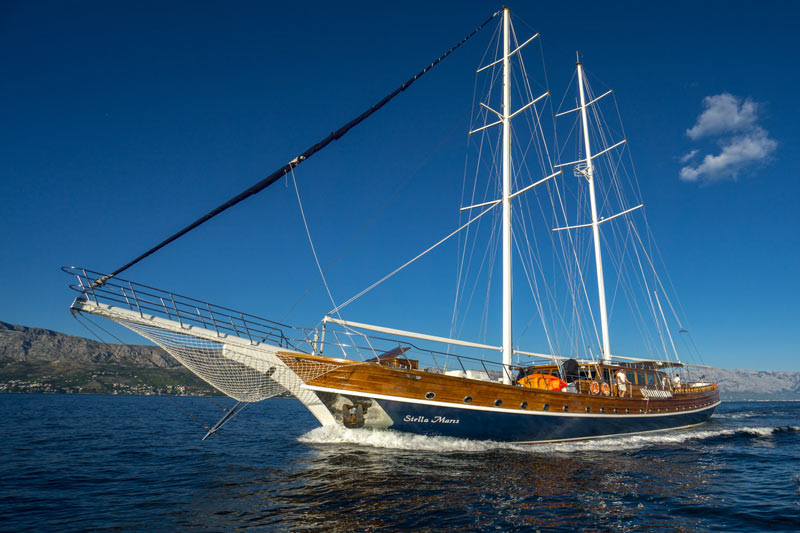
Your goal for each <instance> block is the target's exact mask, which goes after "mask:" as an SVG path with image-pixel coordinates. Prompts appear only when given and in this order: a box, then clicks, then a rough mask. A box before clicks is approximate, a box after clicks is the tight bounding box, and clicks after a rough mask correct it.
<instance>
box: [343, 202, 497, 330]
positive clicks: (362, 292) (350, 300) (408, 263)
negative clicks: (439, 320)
mask: <svg viewBox="0 0 800 533" xmlns="http://www.w3.org/2000/svg"><path fill="white" fill-rule="evenodd" d="M496 206H497V204H495V205H493V206H490V207H487V208H486V209H484V210H483V211H481V212H480V214H478V215H475V216H474V217H472V218H471V219H469V220H468V221H467V223H466V224H464V225H463V226H461V227H460V228H458V229H456V230H455V231H453V232H452V233H450V234H449V235H447V236H446V237H444V238H443V239H441V240H440V241H439V242H437V243H436V244H434V245H432V246H430V247H428V249H426V250H425V251H423V252H421V253H420V254H418V255H417V256H416V257H414V258H413V259H410V260H408V261H406V262H405V263H404V264H403V265H401V266H399V267H397V268H396V269H394V270H393V271H392V272H390V273H388V274H386V275H385V276H384V277H382V278H381V279H379V280H378V281H376V282H375V283H373V284H372V285H370V286H369V287H367V288H366V289H364V290H363V291H361V292H359V293H358V294H356V295H355V296H353V297H352V298H350V299H349V300H347V301H346V302H344V303H343V304H342V305H340V306H338V307H335V308H334V309H331V310H330V311H328V314H329V315H330V314H331V313H337V314H338V313H339V310H340V309H343V308H344V307H346V306H348V305H350V304H351V303H353V302H354V301H356V300H357V299H358V298H360V297H362V296H364V295H365V294H366V293H368V292H369V291H371V290H372V289H374V288H375V287H377V286H378V285H380V284H381V283H383V282H384V281H386V280H387V279H389V278H391V277H392V276H394V275H395V274H397V273H398V272H400V271H401V270H403V269H404V268H406V267H407V266H408V265H410V264H411V263H413V262H414V261H416V260H417V259H419V258H420V257H422V256H423V255H425V254H427V253H428V252H430V251H431V250H433V249H434V248H436V247H437V246H439V245H440V244H442V243H443V242H445V241H447V240H448V239H450V237H452V236H453V235H455V234H457V233H458V232H460V231H461V230H462V229H464V228H466V227H467V226H469V225H470V224H472V223H473V222H475V221H476V220H478V219H479V218H481V217H482V216H483V215H485V214H486V213H488V212H489V211H491V210H492V209H494V208H495V207H496ZM334 305H336V304H334Z"/></svg>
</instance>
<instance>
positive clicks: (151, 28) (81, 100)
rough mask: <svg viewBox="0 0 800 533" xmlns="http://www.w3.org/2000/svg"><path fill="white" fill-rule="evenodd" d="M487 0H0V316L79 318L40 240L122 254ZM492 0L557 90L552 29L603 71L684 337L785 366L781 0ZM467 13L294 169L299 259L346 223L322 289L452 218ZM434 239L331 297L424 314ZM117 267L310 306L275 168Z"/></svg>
mask: <svg viewBox="0 0 800 533" xmlns="http://www.w3.org/2000/svg"><path fill="white" fill-rule="evenodd" d="M553 4H555V3H553ZM499 7H500V6H499V5H496V4H493V3H488V2H457V3H455V2H454V3H436V4H430V3H423V2H419V3H415V2H406V3H403V5H402V7H401V8H396V7H389V6H385V5H382V4H380V3H375V2H363V3H330V2H319V3H315V2H296V3H285V2H280V3H278V2H275V3H269V2H260V3H252V2H229V3H225V4H224V5H223V4H214V3H196V2H193V3H188V2H187V3H180V2H173V3H169V4H167V5H166V6H165V5H163V3H156V2H153V3H141V4H137V5H136V6H133V5H127V4H120V3H107V2H97V3H92V2H75V3H70V2H53V3H46V2H39V3H31V2H18V3H13V2H6V3H4V4H3V6H2V7H0V44H1V45H2V48H3V50H6V51H7V53H5V54H3V56H2V58H0V97H2V101H3V102H4V105H3V106H2V108H1V109H0V123H1V124H2V126H3V127H2V128H0V198H1V199H2V202H3V214H2V217H0V249H2V250H3V252H4V253H3V261H2V262H0V279H1V280H2V282H0V283H2V295H3V296H2V298H0V320H3V321H6V322H11V323H17V324H25V325H29V326H38V327H45V328H50V329H55V330H58V331H63V332H66V333H71V334H77V335H86V331H85V330H84V329H83V328H82V327H81V326H80V325H79V324H78V323H77V322H75V321H74V320H73V319H72V318H71V316H70V315H69V312H68V310H67V308H68V305H69V302H70V301H71V298H72V294H71V291H69V289H68V288H67V284H68V282H69V279H68V278H67V276H66V275H64V274H63V273H61V272H60V270H59V267H60V266H61V265H67V264H74V265H79V266H85V267H88V268H92V269H94V270H98V271H110V270H113V269H115V268H116V267H118V266H120V265H121V264H123V263H125V262H127V261H128V260H129V259H131V258H133V257H134V256H136V255H138V254H139V253H140V252H141V251H143V250H145V249H147V248H149V247H150V246H152V245H153V244H155V243H156V242H158V241H159V240H161V239H162V238H164V237H165V236H167V235H169V234H170V233H172V232H173V231H175V230H177V229H179V228H180V227H182V226H184V225H185V224H186V223H188V222H190V221H192V220H194V219H195V218H197V217H198V216H200V215H202V214H203V213H205V212H206V211H208V210H210V209H211V208H213V207H215V206H216V205H218V204H219V203H221V202H222V201H224V200H226V199H228V198H229V197H231V196H233V195H235V194H236V193H238V192H239V191H241V190H242V189H244V188H246V187H248V186H249V185H251V184H252V183H254V182H256V181H258V180H260V179H261V178H262V177H263V176H265V175H266V174H267V173H268V172H270V171H272V170H273V169H275V168H277V167H278V166H280V165H282V164H284V163H285V162H287V161H288V160H290V159H292V158H293V157H294V156H295V155H297V154H298V153H299V152H301V151H302V150H304V149H305V148H307V147H308V146H309V145H310V144H312V143H313V142H315V141H317V140H318V139H320V138H322V137H324V136H325V135H326V134H327V133H328V132H329V131H331V130H333V129H335V128H337V127H339V126H340V125H341V124H343V123H344V122H346V121H347V120H349V119H350V118H352V117H353V116H355V115H356V114H358V113H359V112H360V111H361V110H362V109H363V108H365V107H366V106H367V105H370V104H371V103H373V102H375V101H377V100H378V99H380V98H381V97H383V96H384V95H385V94H386V93H388V92H390V91H391V90H393V89H394V88H395V87H396V86H397V85H399V84H400V83H401V82H402V81H404V80H405V79H407V78H408V77H409V76H410V75H411V74H413V73H415V72H417V71H418V70H419V69H420V68H421V67H422V66H423V65H425V64H427V63H429V62H430V61H431V60H432V59H434V58H435V57H437V56H438V55H439V54H440V53H441V52H443V51H444V50H446V49H447V48H449V47H450V46H451V45H452V44H454V43H455V42H457V41H458V40H460V39H461V38H462V37H463V36H465V35H466V34H467V33H469V31H471V30H472V29H473V28H474V27H475V26H477V25H478V24H479V23H480V22H482V21H483V20H484V19H486V18H487V17H488V16H489V15H490V14H491V13H492V12H493V11H495V10H497V9H499ZM510 7H511V9H512V11H513V12H514V15H515V16H516V17H517V21H516V28H517V31H518V32H519V34H520V35H527V34H530V33H531V32H533V31H538V32H540V33H541V34H542V48H543V51H544V55H545V59H546V63H547V69H548V70H547V73H548V77H549V83H550V88H551V89H552V91H553V93H554V95H557V98H558V99H559V100H560V97H561V95H562V94H563V92H564V91H565V90H566V88H567V84H568V82H569V80H570V77H571V76H572V73H573V70H574V57H575V50H580V51H581V53H582V55H583V60H584V64H585V65H586V68H587V70H588V72H589V73H590V75H592V76H595V78H596V79H598V80H602V82H603V83H604V84H605V85H607V86H609V87H612V88H613V89H614V90H615V93H616V98H617V100H618V102H619V104H620V111H621V114H622V119H623V122H624V124H625V129H626V133H627V137H628V139H629V142H630V147H631V152H632V154H633V157H634V160H635V162H636V168H637V172H638V175H639V183H640V186H641V188H642V196H643V197H644V198H645V201H646V202H647V209H648V219H649V221H650V223H651V225H652V227H653V228H654V231H655V234H656V238H657V240H658V243H659V245H660V247H661V251H662V253H663V255H664V257H665V261H666V263H667V266H668V268H669V274H670V276H671V278H672V280H673V281H674V283H675V285H676V287H677V290H678V293H679V295H680V298H681V302H682V304H683V307H684V309H685V310H686V313H687V315H688V316H689V319H690V323H691V329H692V332H693V335H694V338H695V340H696V341H697V344H698V345H699V348H700V351H701V353H702V355H703V360H704V362H705V363H707V364H712V365H716V366H722V367H729V368H733V367H738V368H765V369H775V370H798V369H799V368H798V363H797V360H798V358H797V355H798V346H800V328H798V327H797V325H796V324H797V320H798V318H800V312H798V304H797V301H798V297H800V282H799V281H798V275H797V272H798V271H800V260H799V256H800V252H798V250H800V242H798V240H799V239H798V228H800V215H798V210H797V208H796V204H797V200H796V198H797V197H798V195H800V184H798V180H797V178H796V177H795V176H794V174H795V172H794V171H793V170H792V169H794V168H797V167H798V156H797V155H796V150H795V146H796V145H797V137H798V134H797V128H796V127H795V125H794V123H795V121H796V119H797V104H796V96H795V92H796V91H795V90H794V89H795V87H796V85H797V82H798V75H797V73H796V72H795V69H794V68H793V66H794V64H795V62H796V58H795V57H794V56H795V55H796V54H795V50H796V44H795V43H794V36H795V30H796V27H795V25H794V24H795V21H796V20H797V17H798V15H800V6H798V5H797V4H795V3H793V2H766V3H760V4H754V3H750V2H748V3H744V2H742V3H739V2H708V3H697V2H671V3H669V4H652V3H639V2H631V3H623V4H617V5H612V6H610V7H609V6H605V7H601V6H599V5H597V3H596V2H572V3H569V5H562V6H559V5H546V4H545V3H536V5H535V6H534V5H533V4H531V3H528V2H521V3H520V4H519V5H518V6H514V5H511V6H510ZM492 29H493V26H490V27H488V28H487V30H485V31H484V32H483V33H482V34H480V35H479V36H478V37H476V38H475V39H474V40H472V41H470V42H469V43H468V44H467V45H465V46H464V47H463V48H462V49H460V50H458V51H457V52H456V53H455V54H454V55H453V56H452V57H451V58H448V60H447V61H445V62H444V63H442V64H441V65H440V66H439V67H437V68H436V69H434V70H433V71H432V72H431V73H429V74H428V75H426V76H425V77H424V78H422V79H421V80H420V81H419V82H417V84H416V85H415V86H414V87H412V89H411V90H409V91H407V92H406V93H404V94H403V95H401V96H400V97H398V98H397V99H396V100H395V101H393V102H392V103H391V104H389V105H388V106H387V107H386V108H385V109H383V110H382V111H381V112H380V113H379V114H376V115H375V116H374V117H372V118H371V119H369V121H368V122H366V123H364V124H363V125H361V126H359V127H358V128H357V129H355V130H353V131H352V132H351V133H350V134H349V135H348V136H347V137H345V138H344V139H343V140H341V141H338V142H336V143H334V145H332V146H331V147H329V148H328V149H327V150H325V151H324V152H322V153H320V154H318V155H317V156H315V157H314V158H313V159H312V160H310V161H308V162H307V163H305V164H303V165H301V166H300V167H299V168H298V170H297V179H298V183H299V185H300V191H301V194H302V196H303V202H304V207H305V209H306V215H307V217H308V221H309V225H310V229H311V232H312V235H313V236H314V239H315V243H316V245H317V251H318V253H319V255H320V260H321V262H322V263H323V265H330V263H331V262H332V261H333V260H334V259H336V258H337V257H338V256H339V255H340V253H341V252H342V250H343V249H345V248H347V246H348V244H349V243H350V241H351V239H352V238H353V236H354V235H358V236H357V238H356V240H355V241H354V243H353V245H352V246H351V247H350V248H347V249H346V251H345V252H344V253H343V254H342V255H341V259H339V260H338V261H337V262H336V263H335V264H333V265H331V266H329V267H327V268H326V274H327V276H328V279H329V282H330V284H331V288H332V291H333V293H334V297H335V298H336V299H337V300H338V301H342V300H345V299H347V298H349V297H350V296H351V295H353V294H355V293H356V292H358V291H359V290H361V289H362V288H364V287H365V286H367V285H368V284H370V283H371V282H372V281H374V280H375V279H377V278H378V277H380V276H382V275H383V274H385V273H387V272H389V271H390V270H392V269H393V268H395V267H396V266H398V265H399V264H401V263H402V262H404V261H405V260H406V259H408V258H410V257H412V256H413V255H415V254H416V253H417V252H419V251H420V250H422V249H424V248H425V247H426V246H427V245H429V244H430V243H432V242H433V241H434V240H436V239H438V238H439V237H440V236H442V235H444V234H446V233H448V232H449V231H450V230H452V229H454V228H455V227H456V225H457V221H458V213H457V208H458V205H459V204H458V202H459V198H460V192H459V189H460V184H461V178H462V175H463V167H464V148H465V146H466V138H465V132H466V130H467V127H468V120H469V119H468V117H469V114H470V106H471V102H472V89H473V84H474V70H475V67H476V66H477V65H478V62H479V61H480V58H481V55H482V54H483V51H484V49H485V47H486V46H487V43H488V40H489V37H490V34H491V31H492ZM534 59H536V58H535V57H534ZM556 103H557V102H556ZM695 150H696V152H693V151H695ZM690 155H691V157H690ZM407 180H408V183H407V185H405V186H404V187H403V188H402V189H401V191H400V192H399V193H398V194H397V196H396V197H395V198H394V199H393V201H392V202H391V203H390V204H388V206H387V207H386V208H385V209H383V210H380V207H381V206H382V205H383V204H384V202H385V201H386V200H387V199H388V198H389V197H390V196H391V194H392V192H393V191H394V189H395V188H396V187H397V186H398V185H399V184H401V183H405V182H406V181H407ZM376 213H378V214H377V216H376ZM373 216H376V218H375V222H374V223H373V224H371V225H370V226H368V227H367V228H366V229H365V230H364V231H363V232H362V233H360V234H359V231H360V229H361V228H362V227H363V225H364V222H365V221H366V220H369V219H371V218H372V217H373ZM438 253H439V252H437V254H438ZM447 254H448V251H447V250H446V249H445V250H443V251H442V252H441V253H440V255H436V254H433V255H432V257H431V260H430V261H427V262H420V263H419V264H415V265H414V266H413V267H412V268H410V269H409V270H408V271H407V272H404V273H403V275H402V276H400V277H398V279H397V281H396V283H395V281H394V280H393V282H392V283H390V284H387V286H386V287H385V288H381V291H383V292H379V293H376V294H375V295H374V297H370V298H365V299H364V300H363V301H362V300H360V301H358V302H357V303H355V304H353V306H351V307H350V308H348V314H347V315H346V317H347V318H350V319H352V320H359V321H366V322H373V323H379V324H392V325H394V326H396V327H401V328H404V329H413V330H421V331H426V332H430V333H433V334H440V335H442V334H447V332H448V328H449V325H450V312H451V307H452V301H453V294H452V292H453V285H454V284H453V283H451V282H450V281H449V277H450V276H452V272H453V270H454V268H455V263H454V260H453V259H452V257H451V256H448V255H447ZM451 255H452V253H451ZM124 277H127V278H129V279H133V280H135V281H139V282H142V283H145V284H149V285H153V286H156V287H161V288H165V289H170V290H174V291H176V292H179V293H183V294H187V295H190V296H196V297H198V298H202V299H206V300H210V301H212V302H215V303H219V304H222V305H227V306H230V307H234V308H237V309H242V310H244V311H248V312H251V313H253V314H257V315H261V316H265V317H269V318H274V319H278V320H281V319H286V320H287V321H289V322H292V323H297V324H299V325H308V326H312V325H314V324H315V323H316V322H317V321H318V320H319V319H320V318H321V317H322V315H324V313H325V312H327V311H328V310H329V309H330V307H331V306H330V304H329V302H328V300H327V296H326V295H325V293H324V291H323V290H322V288H321V286H320V285H316V286H315V287H314V288H312V290H311V291H310V293H309V295H308V296H307V297H305V298H303V299H302V300H301V301H300V302H299V303H297V302H298V299H300V297H301V296H302V295H303V294H304V293H305V292H306V289H307V288H308V287H309V286H311V285H312V284H313V282H314V281H315V280H316V279H317V274H316V267H315V265H314V261H313V257H312V256H311V253H310V251H309V248H308V244H307V241H306V238H305V233H304V230H303V227H302V221H301V220H300V218H299V213H298V209H297V203H296V199H295V197H294V191H293V189H291V188H290V187H287V186H286V184H285V183H278V184H276V185H275V186H273V187H272V188H270V189H268V190H267V191H265V192H263V193H261V194H260V195H259V196H257V197H255V198H251V199H249V200H247V201H246V202H245V203H244V204H241V205H240V206H239V207H237V208H236V209H234V210H232V211H230V212H227V213H225V214H223V215H221V216H220V217H218V218H217V219H215V220H214V221H213V222H211V223H209V224H207V225H206V226H204V227H202V228H200V229H198V230H197V231H195V232H194V233H192V234H191V235H189V236H187V237H185V238H184V239H182V240H180V241H178V242H176V243H174V244H172V245H171V246H170V247H168V248H166V249H164V250H162V251H160V252H158V254H156V255H154V256H153V257H151V258H149V259H148V260H146V261H144V262H143V263H142V264H140V265H137V266H136V267H134V268H132V269H131V270H130V271H128V272H126V274H125V276H124ZM296 303H297V305H295V304H296ZM290 310H291V313H290V312H289V311H290ZM498 313H499V309H498ZM498 320H499V318H498ZM524 322H525V321H523V323H524ZM614 334H615V332H614V331H613V329H612V336H614ZM617 334H618V335H622V333H621V332H617ZM623 336H624V335H623ZM465 337H469V336H468V335H465ZM133 339H134V338H133V337H131V338H130V340H133ZM498 342H499V341H498Z"/></svg>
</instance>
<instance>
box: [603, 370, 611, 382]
mask: <svg viewBox="0 0 800 533" xmlns="http://www.w3.org/2000/svg"><path fill="white" fill-rule="evenodd" d="M603 379H604V380H606V381H611V373H610V372H609V370H608V369H607V368H604V369H603Z"/></svg>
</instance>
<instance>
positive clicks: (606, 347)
mask: <svg viewBox="0 0 800 533" xmlns="http://www.w3.org/2000/svg"><path fill="white" fill-rule="evenodd" d="M578 87H579V92H580V98H581V122H582V123H583V146H584V151H585V152H586V154H585V155H586V168H585V170H584V172H583V175H584V176H585V177H586V180H587V181H588V182H589V198H590V201H591V207H592V236H593V237H594V262H595V267H596V269H597V293H598V298H599V301H600V325H601V329H602V335H603V361H604V362H609V361H610V360H611V346H610V341H609V335H608V312H607V310H606V288H605V282H604V278H603V254H602V251H601V249H600V222H599V221H598V219H597V200H596V199H595V192H594V165H593V164H592V146H591V143H590V142H589V123H588V121H587V117H586V92H585V90H584V87H583V65H582V64H581V62H580V58H579V59H578Z"/></svg>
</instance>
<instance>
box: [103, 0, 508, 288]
mask: <svg viewBox="0 0 800 533" xmlns="http://www.w3.org/2000/svg"><path fill="white" fill-rule="evenodd" d="M498 13H500V12H499V11H497V12H495V13H493V14H492V16H491V17H489V18H488V19H486V20H485V21H484V22H483V23H482V24H481V25H480V26H478V27H477V28H475V29H474V30H472V33H470V34H469V35H467V36H466V37H464V38H463V39H462V40H461V41H460V42H459V43H458V44H456V45H455V46H453V47H452V48H450V50H448V51H447V52H445V53H444V54H442V55H441V56H439V57H438V58H437V59H436V60H434V61H433V62H432V63H431V64H430V65H428V66H426V67H425V68H423V69H422V70H421V71H419V72H418V73H417V74H415V75H414V76H413V77H411V78H410V79H408V80H407V81H406V82H405V83H403V84H402V85H401V86H400V87H398V88H397V89H395V90H394V91H392V92H391V93H389V94H388V95H386V96H385V97H383V99H382V100H380V101H379V102H378V103H376V104H373V105H372V106H371V107H370V108H369V109H367V110H365V111H364V112H362V113H361V114H360V115H358V116H357V117H356V118H354V119H353V120H351V121H350V122H348V123H347V124H345V125H344V126H342V127H341V128H339V129H338V130H336V131H333V132H331V133H330V134H329V135H328V136H327V137H325V138H324V139H322V140H321V141H319V142H318V143H316V144H314V145H312V146H311V147H309V148H308V149H306V151H305V152H303V153H302V154H300V155H298V156H297V157H295V158H294V159H292V160H291V161H289V162H288V163H286V164H285V165H283V166H282V167H280V168H279V169H278V170H276V171H274V172H273V173H272V174H270V175H269V176H267V177H266V178H264V179H263V180H261V181H259V182H258V183H256V184H255V185H253V186H252V187H250V188H249V189H246V190H244V191H242V192H241V193H239V194H237V195H236V196H234V197H233V198H231V199H230V200H228V201H227V202H225V203H224V204H222V205H220V206H219V207H216V208H215V209H213V210H211V211H209V212H208V213H206V214H205V215H203V216H202V217H200V218H199V219H197V220H195V221H194V222H192V223H191V224H189V225H188V226H186V227H185V228H183V229H182V230H180V231H178V232H177V233H175V234H173V235H172V236H170V237H168V238H166V239H164V240H163V241H161V242H160V243H159V244H157V245H155V246H154V247H152V248H150V249H149V250H147V251H146V252H144V253H143V254H141V255H140V256H138V257H136V258H135V259H133V260H132V261H130V262H128V263H126V264H125V265H123V266H121V267H119V268H118V269H116V270H114V271H113V272H112V273H111V274H107V275H105V276H103V277H101V278H100V279H98V280H96V281H95V282H94V284H93V285H92V286H93V287H95V288H96V287H99V286H100V285H102V284H103V283H105V282H106V281H107V280H108V279H110V278H113V277H114V276H116V275H117V274H120V273H121V272H123V271H125V270H127V269H129V268H130V267H132V266H133V265H135V264H136V263H138V262H139V261H141V260H142V259H145V258H146V257H148V256H150V255H152V254H153V253H155V252H157V251H158V250H160V249H161V248H163V247H164V246H166V245H168V244H170V243H171V242H173V241H175V240H177V239H179V238H180V237H182V236H184V235H186V234H187V233H189V232H190V231H192V230H193V229H195V228H196V227H198V226H200V225H201V224H203V223H205V222H208V221H209V220H211V219H212V218H214V217H215V216H217V215H219V214H220V213H222V212H223V211H226V210H227V209H229V208H231V207H233V206H234V205H236V204H238V203H239V202H241V201H243V200H246V199H247V198H249V197H250V196H253V195H255V194H258V193H259V192H261V191H263V190H264V189H266V188H267V187H269V186H270V185H272V184H273V183H275V182H276V181H278V180H279V179H281V178H282V177H284V176H286V175H287V174H288V173H289V172H290V171H291V170H292V169H293V168H294V167H296V166H297V165H299V164H300V163H302V162H303V161H305V160H306V159H308V158H309V157H311V156H312V155H314V154H315V153H317V152H319V151H320V150H322V149H323V148H325V147H326V146H328V145H329V144H330V143H332V142H333V141H337V140H339V139H341V138H342V137H343V136H344V135H345V134H347V132H349V131H350V130H351V129H353V128H354V127H355V126H357V125H358V124H360V123H361V122H363V121H364V120H365V119H367V118H368V117H369V116H370V115H372V114H373V113H375V112H376V111H378V110H379V109H380V108H382V107H383V106H384V105H386V104H387V103H389V101H390V100H392V99H393V98H394V97H395V96H397V95H398V94H400V93H401V92H403V91H405V90H406V89H408V88H409V87H410V86H411V84H412V83H414V82H415V81H417V79H419V78H420V77H422V76H423V75H424V74H426V73H427V72H428V71H429V70H431V69H432V68H433V67H435V66H436V65H438V64H439V63H440V62H441V61H442V60H443V59H444V58H446V57H447V56H449V55H450V54H452V53H453V52H454V51H455V50H456V49H457V48H459V47H460V46H461V45H462V44H464V43H465V42H467V40H469V39H470V38H471V37H472V36H473V35H475V34H476V33H478V32H479V31H480V30H481V29H483V27H484V26H486V25H487V24H489V22H491V21H492V19H494V17H495V16H497V14H498Z"/></svg>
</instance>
